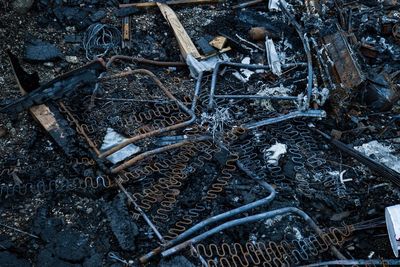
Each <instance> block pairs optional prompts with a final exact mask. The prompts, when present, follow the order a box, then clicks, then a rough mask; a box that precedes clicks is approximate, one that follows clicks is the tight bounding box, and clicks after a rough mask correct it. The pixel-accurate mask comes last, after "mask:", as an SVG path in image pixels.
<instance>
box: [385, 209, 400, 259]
mask: <svg viewBox="0 0 400 267" xmlns="http://www.w3.org/2000/svg"><path fill="white" fill-rule="evenodd" d="M385 219H386V226H387V230H388V235H389V240H390V244H391V245H392V249H393V253H394V255H395V256H396V257H398V256H399V250H400V204H399V205H395V206H390V207H386V209H385Z"/></svg>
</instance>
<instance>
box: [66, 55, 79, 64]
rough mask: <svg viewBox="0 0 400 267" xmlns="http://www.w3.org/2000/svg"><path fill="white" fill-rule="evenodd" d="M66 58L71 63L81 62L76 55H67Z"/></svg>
mask: <svg viewBox="0 0 400 267" xmlns="http://www.w3.org/2000/svg"><path fill="white" fill-rule="evenodd" d="M65 60H66V61H67V62H68V63H71V64H78V63H79V59H78V57H76V56H65Z"/></svg>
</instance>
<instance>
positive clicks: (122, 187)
mask: <svg viewBox="0 0 400 267" xmlns="http://www.w3.org/2000/svg"><path fill="white" fill-rule="evenodd" d="M115 182H116V183H117V184H118V186H119V188H120V189H121V190H122V192H124V193H125V195H126V196H127V197H128V199H129V201H130V202H131V203H132V204H133V206H134V207H135V209H136V210H137V211H138V212H139V213H140V215H142V216H143V219H144V220H145V221H146V223H147V224H148V225H149V226H150V228H151V229H152V230H153V232H154V233H155V234H156V236H157V238H158V239H159V240H160V241H161V242H162V243H164V242H165V240H164V238H163V236H162V235H161V234H160V232H159V231H158V230H157V227H156V226H155V225H154V224H153V223H152V222H151V220H150V219H149V217H147V215H146V213H144V211H143V210H142V209H141V208H140V207H139V205H138V204H137V203H136V201H135V199H134V198H133V197H132V195H131V194H130V193H129V192H128V191H127V190H126V189H125V187H124V186H123V185H122V183H121V182H120V181H119V180H118V179H117V178H116V179H115Z"/></svg>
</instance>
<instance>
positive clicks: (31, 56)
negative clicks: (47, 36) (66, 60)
mask: <svg viewBox="0 0 400 267" xmlns="http://www.w3.org/2000/svg"><path fill="white" fill-rule="evenodd" d="M61 57H62V54H61V51H60V49H58V48H57V47H56V46H55V45H53V44H50V43H47V42H44V41H41V40H36V41H29V42H28V43H27V44H26V48H25V54H24V59H25V60H27V61H32V62H47V61H55V60H58V59H60V58H61Z"/></svg>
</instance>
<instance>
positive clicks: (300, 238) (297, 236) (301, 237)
mask: <svg viewBox="0 0 400 267" xmlns="http://www.w3.org/2000/svg"><path fill="white" fill-rule="evenodd" d="M293 231H294V233H295V236H296V239H297V240H302V239H304V238H303V235H302V234H301V232H300V230H299V229H298V228H297V227H293Z"/></svg>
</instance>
